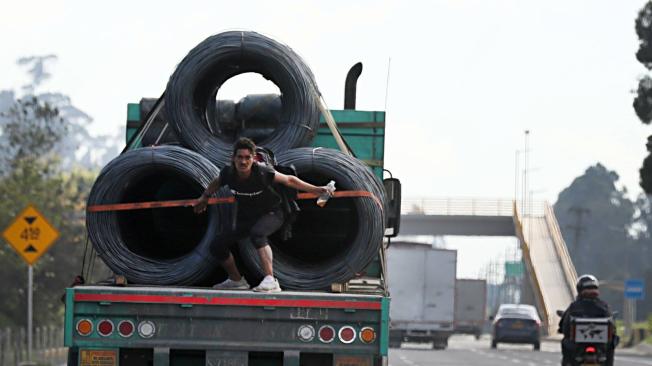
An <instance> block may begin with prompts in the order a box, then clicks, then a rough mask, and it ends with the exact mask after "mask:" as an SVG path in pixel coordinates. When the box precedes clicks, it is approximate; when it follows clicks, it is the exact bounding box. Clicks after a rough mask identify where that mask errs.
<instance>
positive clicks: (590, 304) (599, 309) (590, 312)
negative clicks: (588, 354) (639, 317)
mask: <svg viewBox="0 0 652 366" xmlns="http://www.w3.org/2000/svg"><path fill="white" fill-rule="evenodd" d="M599 287H600V283H599V282H598V279H597V278H596V277H595V276H593V275H590V274H585V275H582V276H580V277H579V278H578V279H577V283H576V285H575V288H576V289H577V298H576V299H575V301H573V302H572V303H571V304H570V306H568V308H567V309H566V311H564V315H563V316H562V318H561V320H560V321H559V330H560V332H561V333H563V334H564V338H563V339H562V341H561V352H562V355H563V358H562V366H566V365H573V364H574V363H573V362H574V360H573V357H574V351H575V347H576V345H575V343H574V339H573V336H572V335H571V334H570V332H571V318H608V317H611V316H612V315H613V314H612V313H611V310H610V309H609V305H608V304H607V303H606V302H604V301H602V300H600V290H599ZM614 339H616V334H615V329H614ZM614 348H615V342H613V341H612V342H611V343H610V344H608V345H607V362H606V365H608V366H612V365H613V362H614Z"/></svg>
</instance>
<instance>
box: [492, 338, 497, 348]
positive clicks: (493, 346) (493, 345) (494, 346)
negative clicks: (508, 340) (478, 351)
mask: <svg viewBox="0 0 652 366" xmlns="http://www.w3.org/2000/svg"><path fill="white" fill-rule="evenodd" d="M491 348H493V349H496V348H498V342H496V341H494V340H492V341H491Z"/></svg>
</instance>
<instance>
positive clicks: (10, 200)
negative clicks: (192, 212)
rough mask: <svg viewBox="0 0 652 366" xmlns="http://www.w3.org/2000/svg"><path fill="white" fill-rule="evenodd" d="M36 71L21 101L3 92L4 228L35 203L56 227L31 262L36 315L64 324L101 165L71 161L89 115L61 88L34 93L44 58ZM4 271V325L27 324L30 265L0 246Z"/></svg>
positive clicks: (0, 178) (0, 198)
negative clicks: (65, 297)
mask: <svg viewBox="0 0 652 366" xmlns="http://www.w3.org/2000/svg"><path fill="white" fill-rule="evenodd" d="M47 58H48V59H51V58H52V57H51V56H48V57H47ZM30 60H31V61H30ZM34 60H37V61H34ZM38 60H39V58H31V59H29V60H27V61H25V60H24V61H23V62H24V63H26V64H28V63H29V62H37V63H38V62H39V61H38ZM32 70H33V71H34V73H35V76H34V82H33V87H32V88H26V87H24V88H23V90H28V91H29V92H30V93H29V94H26V95H24V96H22V97H21V98H18V99H16V97H15V93H14V92H12V91H4V92H0V132H1V134H0V148H1V149H2V151H3V154H2V155H0V227H1V228H5V227H7V226H8V225H9V224H10V223H11V222H12V221H13V219H14V218H15V217H16V215H18V214H19V213H20V212H21V211H22V210H23V209H24V208H25V207H26V206H27V205H28V204H30V203H31V204H34V205H35V206H37V208H38V209H39V211H41V212H42V213H43V214H44V215H45V217H46V218H47V219H48V220H49V221H50V222H51V223H52V224H53V226H55V227H56V228H57V229H58V230H59V232H60V237H59V239H58V240H57V242H56V243H55V244H54V245H53V247H52V248H50V250H49V251H48V252H46V253H45V254H44V255H43V256H42V257H41V258H40V259H39V260H38V261H37V262H36V263H35V265H34V294H35V296H34V321H35V324H36V325H52V324H59V325H60V324H61V323H62V321H63V306H62V303H61V301H60V298H61V295H62V294H63V291H64V288H65V287H66V286H67V285H69V284H70V282H71V281H72V279H73V277H74V276H75V275H77V274H79V272H80V271H81V267H82V260H83V257H84V251H85V247H86V244H87V240H86V230H85V223H84V219H85V216H84V215H85V203H86V199H87V195H88V192H89V191H90V188H91V186H92V183H93V181H94V179H95V176H96V175H97V169H88V168H87V167H84V166H81V165H76V164H74V161H75V159H76V157H75V152H77V151H78V148H79V146H80V141H79V137H76V138H70V136H71V135H78V136H82V138H83V136H87V135H88V132H87V131H86V129H85V127H84V125H83V124H82V123H81V122H80V121H82V120H84V121H89V120H90V117H84V116H86V114H85V113H83V112H81V111H79V110H78V109H76V108H75V107H74V106H72V105H71V104H70V99H69V98H68V97H66V96H64V95H62V94H58V93H45V94H36V93H35V91H36V90H37V86H38V85H39V83H40V82H41V81H42V80H43V79H44V76H43V75H46V74H45V71H44V68H43V65H42V64H41V65H37V66H35V67H34V68H33V69H32ZM37 76H38V77H37ZM64 161H70V162H71V163H70V164H66V163H64ZM0 277H1V278H2V279H3V286H0V299H3V300H2V302H3V304H2V305H3V306H2V307H0V327H2V326H17V325H24V324H25V323H26V320H25V309H26V306H27V297H26V290H25V289H26V284H27V267H26V265H25V263H24V262H23V261H22V259H21V258H20V257H19V256H18V254H17V253H15V252H14V250H13V249H12V248H11V247H9V246H8V245H1V246H0Z"/></svg>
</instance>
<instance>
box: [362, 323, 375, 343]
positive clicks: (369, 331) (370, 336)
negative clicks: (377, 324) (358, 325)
mask: <svg viewBox="0 0 652 366" xmlns="http://www.w3.org/2000/svg"><path fill="white" fill-rule="evenodd" d="M360 340H361V341H362V342H364V343H371V342H373V341H375V340H376V331H375V330H374V329H373V328H371V327H364V328H362V330H360Z"/></svg>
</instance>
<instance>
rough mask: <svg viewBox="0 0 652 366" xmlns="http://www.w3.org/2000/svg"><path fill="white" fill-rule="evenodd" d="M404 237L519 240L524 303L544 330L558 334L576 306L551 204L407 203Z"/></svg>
mask: <svg viewBox="0 0 652 366" xmlns="http://www.w3.org/2000/svg"><path fill="white" fill-rule="evenodd" d="M401 212H402V214H401V235H433V236H444V235H447V236H514V237H516V238H518V241H519V245H520V248H521V252H522V255H523V262H524V265H525V269H526V281H525V284H526V288H524V289H523V290H524V291H523V295H524V300H525V301H527V300H530V301H531V302H532V303H534V304H536V306H537V308H538V309H539V314H540V315H541V320H542V325H543V326H544V328H545V330H547V331H548V332H549V334H554V332H555V330H556V327H557V322H558V321H559V317H558V316H557V314H556V313H555V311H556V310H557V309H565V308H566V307H567V306H568V304H570V303H571V301H573V298H574V289H575V281H576V279H577V273H576V272H575V266H574V265H573V262H572V261H571V258H570V255H569V254H568V250H567V248H566V243H565V242H564V239H563V237H562V235H561V231H560V230H559V225H558V223H557V218H556V217H555V214H554V211H553V210H552V207H550V205H549V204H548V203H546V202H543V203H540V204H532V203H530V202H528V203H527V205H523V204H522V202H518V203H517V202H515V201H513V200H500V199H465V198H462V199H454V198H443V199H420V200H410V199H404V200H403V202H402V207H401Z"/></svg>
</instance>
